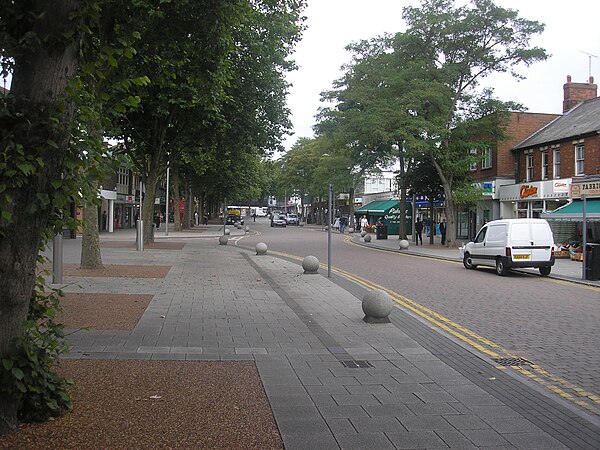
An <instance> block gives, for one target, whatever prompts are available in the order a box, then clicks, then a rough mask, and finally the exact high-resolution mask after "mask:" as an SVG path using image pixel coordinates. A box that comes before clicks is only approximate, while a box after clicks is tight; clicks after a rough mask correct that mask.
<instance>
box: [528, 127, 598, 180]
mask: <svg viewBox="0 0 600 450" xmlns="http://www.w3.org/2000/svg"><path fill="white" fill-rule="evenodd" d="M573 142H574V141H573V140H572V139H571V140H568V141H564V142H561V143H560V178H569V177H573V176H575V144H574V143H573ZM583 145H584V147H585V163H584V170H585V175H597V174H600V136H598V135H594V136H589V137H587V138H585V139H583ZM547 151H548V179H552V178H553V174H554V172H553V170H554V149H553V148H552V147H550V146H548V149H547ZM526 172H527V158H526V155H525V154H524V153H523V152H522V151H520V152H519V178H518V179H517V182H518V183H520V182H521V181H522V180H525V178H526V176H527V173H526ZM541 179H542V152H541V151H540V147H536V148H534V149H533V180H531V181H540V180H541Z"/></svg>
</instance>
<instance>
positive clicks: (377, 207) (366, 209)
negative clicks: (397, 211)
mask: <svg viewBox="0 0 600 450" xmlns="http://www.w3.org/2000/svg"><path fill="white" fill-rule="evenodd" d="M399 206H400V201H399V200H376V201H374V202H371V203H367V204H366V205H363V206H361V207H360V208H357V209H355V210H354V214H386V213H387V212H388V211H389V210H390V209H392V208H398V207H399Z"/></svg>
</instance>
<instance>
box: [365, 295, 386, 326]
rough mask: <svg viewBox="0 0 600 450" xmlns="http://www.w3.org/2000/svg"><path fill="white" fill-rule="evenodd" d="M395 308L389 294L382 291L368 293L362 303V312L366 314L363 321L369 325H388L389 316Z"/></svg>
mask: <svg viewBox="0 0 600 450" xmlns="http://www.w3.org/2000/svg"><path fill="white" fill-rule="evenodd" d="M393 307H394V302H393V301H392V298H391V297H390V295H389V294H388V293H387V292H385V291H383V290H381V289H375V290H372V291H370V292H367V293H366V294H365V296H364V297H363V301H362V310H363V312H364V313H365V318H364V319H363V320H364V321H365V322H369V323H388V322H389V319H388V316H389V315H390V313H391V312H392V308H393Z"/></svg>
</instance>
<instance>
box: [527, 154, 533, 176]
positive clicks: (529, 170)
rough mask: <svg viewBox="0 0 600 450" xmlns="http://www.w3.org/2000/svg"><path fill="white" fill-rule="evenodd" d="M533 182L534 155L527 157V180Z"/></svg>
mask: <svg viewBox="0 0 600 450" xmlns="http://www.w3.org/2000/svg"><path fill="white" fill-rule="evenodd" d="M531 180H533V155H527V179H526V181H531Z"/></svg>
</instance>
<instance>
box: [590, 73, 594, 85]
mask: <svg viewBox="0 0 600 450" xmlns="http://www.w3.org/2000/svg"><path fill="white" fill-rule="evenodd" d="M590 84H594V77H593V76H591V75H590Z"/></svg>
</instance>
